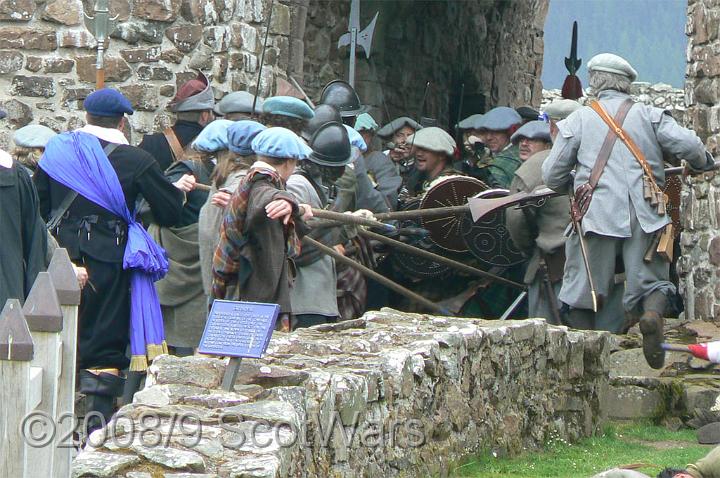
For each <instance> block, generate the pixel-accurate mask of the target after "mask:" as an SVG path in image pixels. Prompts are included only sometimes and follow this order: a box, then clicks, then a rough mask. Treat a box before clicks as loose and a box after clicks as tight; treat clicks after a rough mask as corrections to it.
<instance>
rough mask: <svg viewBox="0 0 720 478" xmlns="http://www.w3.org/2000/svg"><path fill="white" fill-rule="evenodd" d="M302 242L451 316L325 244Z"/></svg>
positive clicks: (448, 311) (308, 239) (313, 241)
mask: <svg viewBox="0 0 720 478" xmlns="http://www.w3.org/2000/svg"><path fill="white" fill-rule="evenodd" d="M302 242H303V244H305V245H310V246H313V247H316V248H317V249H318V250H319V251H320V252H323V253H325V254H327V255H328V256H330V257H332V258H333V259H335V260H336V261H337V262H340V263H342V264H345V265H347V266H349V267H352V268H353V269H356V270H358V271H360V272H361V273H362V274H363V275H365V276H367V277H369V278H371V279H373V280H375V281H377V282H379V283H380V284H382V285H384V286H385V287H387V288H388V289H390V290H393V291H395V292H397V293H398V294H400V295H403V296H405V297H407V298H408V299H410V300H412V301H415V302H417V303H419V304H421V305H422V306H424V307H425V308H426V309H428V310H431V311H433V312H435V313H439V314H441V315H453V314H452V311H450V310H448V309H446V308H445V307H442V306H441V305H439V304H436V303H435V302H431V301H429V300H427V299H426V298H425V297H423V296H421V295H419V294H416V293H415V292H413V291H411V290H409V289H406V288H405V287H403V286H401V285H400V284H398V283H396V282H394V281H391V280H390V279H388V278H387V277H385V276H383V275H381V274H378V273H377V272H375V271H374V270H372V269H370V268H369V267H365V266H364V265H362V264H360V263H358V262H356V261H354V260H352V259H350V258H349V257H345V256H344V255H342V254H340V253H339V252H337V251H336V250H335V249H333V248H332V247H328V246H326V245H325V244H323V243H321V242H318V241H316V240H315V239H313V238H311V237H309V236H305V237H303V239H302Z"/></svg>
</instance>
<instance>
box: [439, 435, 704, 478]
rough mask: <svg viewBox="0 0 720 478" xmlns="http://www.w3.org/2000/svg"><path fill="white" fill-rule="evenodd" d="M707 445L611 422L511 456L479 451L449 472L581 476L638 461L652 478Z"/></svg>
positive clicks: (484, 476)
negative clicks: (574, 438)
mask: <svg viewBox="0 0 720 478" xmlns="http://www.w3.org/2000/svg"><path fill="white" fill-rule="evenodd" d="M711 449H712V447H708V446H702V445H698V444H697V441H696V438H695V431H694V430H681V431H678V432H672V431H670V430H668V429H666V428H664V427H660V426H655V425H650V424H645V423H611V424H609V425H607V426H606V427H605V429H604V431H603V434H602V435H598V436H595V437H591V438H586V439H584V440H581V441H580V442H578V443H575V444H572V445H569V444H567V443H565V442H564V441H562V440H554V441H551V442H549V443H547V445H546V446H545V448H544V449H543V450H541V451H535V452H528V453H525V454H523V455H521V456H518V457H514V458H495V457H493V455H492V454H491V453H483V454H481V455H479V456H477V457H475V458H474V459H470V460H468V461H467V462H466V463H465V464H463V465H460V466H457V467H455V468H454V470H453V471H452V473H451V476H455V477H473V478H499V477H513V478H530V477H553V478H583V477H590V476H592V475H594V474H596V473H599V472H601V471H604V470H607V469H609V468H613V467H616V466H619V465H627V464H632V463H643V464H646V465H647V466H643V467H642V468H637V471H640V472H642V473H646V474H648V475H650V476H653V477H654V476H655V475H657V473H659V472H660V471H661V470H662V469H663V468H665V467H668V466H669V467H673V468H682V467H684V466H685V465H687V464H688V463H694V462H695V461H697V460H698V459H700V458H702V457H703V456H705V455H706V454H707V453H708V452H709V451H710V450H711Z"/></svg>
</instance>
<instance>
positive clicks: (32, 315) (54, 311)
mask: <svg viewBox="0 0 720 478" xmlns="http://www.w3.org/2000/svg"><path fill="white" fill-rule="evenodd" d="M23 314H24V315H25V320H26V321H27V323H28V327H29V328H30V332H31V333H32V338H33V344H34V346H35V355H34V357H33V360H32V363H31V365H32V366H33V367H38V368H40V369H41V370H42V388H41V393H40V403H39V404H38V406H37V407H36V408H35V409H36V410H37V411H39V412H43V413H46V414H47V416H49V417H53V419H54V418H55V417H57V416H58V413H57V393H58V379H59V378H60V375H61V372H62V365H63V363H62V346H63V343H62V340H61V338H60V333H61V332H62V329H63V321H62V319H63V317H62V311H61V310H60V303H59V302H58V298H57V293H56V292H55V287H54V286H53V284H52V280H51V279H50V274H49V273H47V272H41V273H39V274H38V276H37V278H36V279H35V284H33V287H32V290H30V294H29V295H28V298H27V300H26V301H25V305H24V306H23ZM51 426H52V427H53V428H54V427H55V425H54V424H53V425H51ZM56 438H59V439H62V438H64V437H56ZM66 441H68V440H66ZM69 441H70V442H71V441H72V438H70V440H69ZM54 442H55V440H50V441H49V443H47V445H45V446H36V447H33V446H31V447H29V448H28V462H29V463H32V464H33V472H34V473H36V475H37V476H57V477H61V478H65V476H67V475H61V474H58V473H55V470H54V466H53V465H54V463H55V449H54V448H55V443H54ZM58 451H61V452H64V453H66V454H67V455H68V456H70V458H72V456H71V452H72V448H70V447H66V448H62V449H61V450H58Z"/></svg>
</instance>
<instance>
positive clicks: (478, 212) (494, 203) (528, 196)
mask: <svg viewBox="0 0 720 478" xmlns="http://www.w3.org/2000/svg"><path fill="white" fill-rule="evenodd" d="M717 169H720V161H718V162H715V165H714V166H713V167H712V168H710V169H708V170H706V171H696V170H692V169H686V168H685V167H684V166H675V167H671V168H665V176H666V177H667V176H676V175H678V174H685V173H688V174H690V175H698V174H702V173H705V172H709V171H714V170H717ZM563 195H564V193H560V192H556V191H553V190H552V189H550V188H547V187H545V186H539V187H538V188H536V189H535V190H533V191H532V192H529V193H528V192H524V191H520V192H517V193H515V194H511V195H509V196H504V197H498V198H492V199H481V198H468V205H469V206H470V213H471V214H472V218H473V221H475V222H477V221H478V220H479V219H480V218H482V217H483V216H485V215H487V214H490V213H493V212H495V211H496V210H498V209H505V208H507V207H510V206H515V205H518V206H519V207H540V206H542V205H543V204H545V202H546V201H547V200H548V199H550V198H553V197H560V196H563ZM426 210H427V211H430V210H431V209H426ZM420 211H423V210H422V209H421V210H420ZM409 212H410V211H409ZM412 212H415V211H412ZM379 216H380V215H379V214H378V215H376V217H377V218H378V219H390V218H387V217H379Z"/></svg>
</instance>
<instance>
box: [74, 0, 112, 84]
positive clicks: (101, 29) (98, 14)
mask: <svg viewBox="0 0 720 478" xmlns="http://www.w3.org/2000/svg"><path fill="white" fill-rule="evenodd" d="M93 13H94V16H92V17H91V16H90V15H88V14H87V13H85V12H83V15H84V16H85V27H86V28H87V29H88V31H90V33H91V34H92V35H93V36H94V37H95V41H97V60H96V61H95V89H97V90H99V89H101V88H103V87H104V86H105V44H106V43H107V40H108V38H109V36H110V34H111V33H112V32H113V31H114V30H115V26H116V25H117V18H118V15H115V16H114V17H112V18H110V8H109V0H96V1H95V9H94V11H93Z"/></svg>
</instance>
